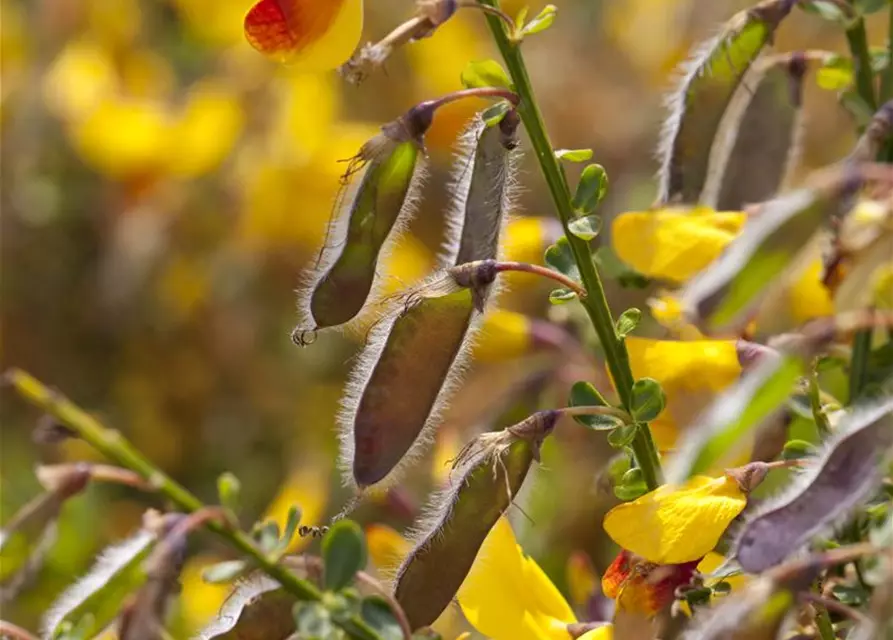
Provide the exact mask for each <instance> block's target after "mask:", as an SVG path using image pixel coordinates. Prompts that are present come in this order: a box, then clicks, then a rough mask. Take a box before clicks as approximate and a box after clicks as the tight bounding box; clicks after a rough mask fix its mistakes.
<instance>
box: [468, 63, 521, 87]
mask: <svg viewBox="0 0 893 640" xmlns="http://www.w3.org/2000/svg"><path fill="white" fill-rule="evenodd" d="M461 81H462V85H463V86H464V87H465V88H467V89H477V88H480V87H504V88H506V89H511V87H512V81H511V79H510V78H509V75H508V74H507V73H506V72H505V69H503V68H502V65H500V64H499V63H498V62H496V61H495V60H477V61H474V62H469V63H468V65H467V66H466V67H465V69H464V70H463V71H462V76H461Z"/></svg>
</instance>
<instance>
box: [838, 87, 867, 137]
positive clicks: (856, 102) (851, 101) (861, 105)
mask: <svg viewBox="0 0 893 640" xmlns="http://www.w3.org/2000/svg"><path fill="white" fill-rule="evenodd" d="M840 104H841V106H843V108H844V109H846V110H847V111H849V112H850V115H852V116H853V118H855V120H856V126H857V127H860V128H862V127H867V126H868V124H869V123H870V122H871V119H872V117H874V109H872V108H871V105H869V104H868V103H867V102H865V98H863V97H862V96H861V95H859V92H858V91H854V90H852V89H850V90H849V91H844V92H843V93H842V94H841V96H840Z"/></svg>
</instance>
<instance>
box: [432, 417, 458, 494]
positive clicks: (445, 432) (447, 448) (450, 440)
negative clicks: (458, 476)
mask: <svg viewBox="0 0 893 640" xmlns="http://www.w3.org/2000/svg"><path fill="white" fill-rule="evenodd" d="M464 444H465V443H464V442H462V440H461V438H460V436H459V433H457V431H456V429H452V428H446V429H439V430H438V432H437V437H436V440H435V442H434V455H433V456H432V458H433V460H432V461H431V477H432V478H433V479H434V482H435V483H436V484H437V485H439V486H444V485H446V483H448V482H449V481H450V478H451V474H452V471H453V461H454V460H455V459H456V457H457V456H458V455H459V452H460V451H461V450H462V447H463V445H464Z"/></svg>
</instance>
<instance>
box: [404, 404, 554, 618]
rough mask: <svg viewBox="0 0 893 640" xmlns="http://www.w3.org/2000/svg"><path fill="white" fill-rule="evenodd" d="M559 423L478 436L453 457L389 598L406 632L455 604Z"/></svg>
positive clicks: (536, 421) (545, 415) (537, 419)
mask: <svg viewBox="0 0 893 640" xmlns="http://www.w3.org/2000/svg"><path fill="white" fill-rule="evenodd" d="M559 416H560V412H558V411H541V412H539V413H536V414H534V415H532V416H530V417H529V418H527V419H526V420H524V421H523V422H520V423H518V424H517V425H514V426H512V427H509V428H507V429H506V430H505V431H500V432H493V433H486V434H483V435H482V436H479V438H478V439H477V440H475V441H473V442H472V443H470V444H469V445H468V446H467V447H466V448H465V449H464V450H463V451H462V452H461V453H460V454H459V457H458V458H457V460H456V466H455V468H454V478H455V479H454V480H452V481H451V483H450V484H451V486H450V487H449V488H447V489H445V490H444V491H443V492H442V493H441V494H439V495H437V496H435V497H434V498H433V499H432V501H431V503H430V505H429V506H428V508H427V509H426V511H427V514H426V515H425V516H423V517H422V519H421V520H420V523H419V524H417V525H416V528H415V533H414V535H413V538H414V540H415V546H414V547H413V549H412V551H410V553H409V555H408V556H407V557H406V559H405V560H404V561H403V564H402V565H401V566H400V568H399V569H398V570H397V576H396V579H395V584H394V596H395V598H396V600H397V602H398V603H399V604H400V606H401V608H402V609H403V611H404V612H405V613H406V617H407V619H408V620H409V624H410V627H411V628H412V629H418V628H419V627H423V626H426V625H430V624H431V623H432V622H434V620H436V619H437V617H438V616H439V615H440V614H441V613H442V612H443V610H444V609H446V608H447V606H448V605H449V604H450V602H451V601H452V600H453V598H454V597H455V595H456V593H457V592H458V591H459V587H460V586H461V585H462V581H463V580H464V579H465V576H466V575H467V574H468V571H469V569H470V568H471V565H472V564H473V563H474V560H475V558H476V557H477V554H478V551H479V550H480V548H481V545H482V544H483V542H484V539H485V538H486V537H487V534H488V533H489V532H490V529H491V528H492V527H493V525H494V524H496V521H497V520H498V519H499V518H500V516H502V514H503V513H505V511H506V509H508V508H509V506H511V504H512V500H513V499H514V497H515V496H516V495H517V493H518V491H519V490H520V488H521V485H522V484H523V482H524V479H525V478H526V477H527V472H528V470H529V469H530V465H531V463H532V462H533V461H534V460H538V459H539V449H540V446H541V445H542V442H543V440H544V439H545V438H546V437H547V436H548V435H549V434H550V433H551V432H552V429H554V427H555V423H556V422H557V420H558V417H559Z"/></svg>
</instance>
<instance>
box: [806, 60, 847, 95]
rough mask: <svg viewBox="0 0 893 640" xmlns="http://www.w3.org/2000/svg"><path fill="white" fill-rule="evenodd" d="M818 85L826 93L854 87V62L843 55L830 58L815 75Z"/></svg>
mask: <svg viewBox="0 0 893 640" xmlns="http://www.w3.org/2000/svg"><path fill="white" fill-rule="evenodd" d="M815 81H816V84H818V85H819V87H821V88H822V89H825V90H826V91H843V90H844V89H846V88H847V87H851V86H852V85H853V61H852V60H851V59H850V58H845V57H844V56H841V55H837V54H835V55H833V56H830V57H829V58H828V59H827V60H825V63H824V64H823V65H822V67H821V69H819V70H818V71H817V72H816V74H815Z"/></svg>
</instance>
